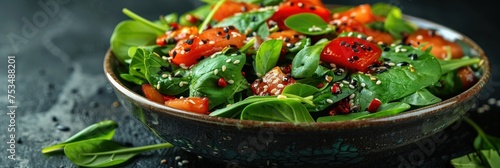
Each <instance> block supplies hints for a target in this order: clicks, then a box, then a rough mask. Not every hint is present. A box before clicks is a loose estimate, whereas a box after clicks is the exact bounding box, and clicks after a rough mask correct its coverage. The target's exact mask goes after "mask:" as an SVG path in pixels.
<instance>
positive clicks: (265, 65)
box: [254, 40, 283, 77]
mask: <svg viewBox="0 0 500 168" xmlns="http://www.w3.org/2000/svg"><path fill="white" fill-rule="evenodd" d="M282 46H283V40H266V41H264V43H262V44H261V45H260V47H259V49H258V50H257V55H256V56H255V61H254V70H255V73H256V74H257V76H258V77H262V76H263V75H264V74H266V73H267V72H268V71H269V70H271V69H272V68H274V67H275V66H276V63H277V62H278V59H279V58H280V55H281V47H282Z"/></svg>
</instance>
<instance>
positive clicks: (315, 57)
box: [292, 43, 328, 78]
mask: <svg viewBox="0 0 500 168" xmlns="http://www.w3.org/2000/svg"><path fill="white" fill-rule="evenodd" d="M326 44H328V43H320V44H316V45H313V46H310V47H305V48H304V49H302V50H300V51H299V52H298V53H297V55H296V56H295V58H293V60H292V76H293V77H295V78H307V77H312V76H313V75H314V74H315V72H316V70H317V69H318V66H320V65H319V60H320V55H321V52H322V51H323V48H325V46H326Z"/></svg>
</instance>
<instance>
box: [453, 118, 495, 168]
mask: <svg viewBox="0 0 500 168" xmlns="http://www.w3.org/2000/svg"><path fill="white" fill-rule="evenodd" d="M463 120H464V121H465V122H467V123H468V124H469V125H470V126H472V127H473V128H474V129H475V130H476V132H477V134H478V135H477V137H476V139H475V140H474V149H475V150H476V152H475V153H470V154H467V155H465V156H462V157H458V158H454V159H452V160H451V161H450V162H451V164H452V165H453V166H454V167H457V168H459V167H491V168H494V167H500V150H499V149H500V138H498V137H494V136H491V135H488V134H486V133H485V132H484V131H483V129H481V127H479V125H477V124H476V123H475V122H474V121H473V120H471V119H470V118H468V117H464V118H463Z"/></svg>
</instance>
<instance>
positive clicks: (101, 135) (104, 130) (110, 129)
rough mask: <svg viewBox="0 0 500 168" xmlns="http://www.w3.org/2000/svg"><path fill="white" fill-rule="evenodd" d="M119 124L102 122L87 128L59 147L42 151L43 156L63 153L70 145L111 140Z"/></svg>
mask: <svg viewBox="0 0 500 168" xmlns="http://www.w3.org/2000/svg"><path fill="white" fill-rule="evenodd" d="M117 127H118V124H117V123H116V122H114V121H111V120H105V121H101V122H98V123H95V124H92V125H90V126H88V127H87V128H85V129H83V130H81V131H79V132H78V133H76V134H75V135H73V136H71V137H70V138H68V139H67V140H65V141H64V142H62V143H59V144H57V145H52V146H49V147H45V148H43V149H42V153H43V154H54V153H57V152H60V151H63V149H64V147H65V146H66V145H68V144H71V143H74V142H78V141H83V140H87V139H106V140H110V139H112V138H113V135H115V130H116V128H117Z"/></svg>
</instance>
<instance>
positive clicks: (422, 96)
mask: <svg viewBox="0 0 500 168" xmlns="http://www.w3.org/2000/svg"><path fill="white" fill-rule="evenodd" d="M401 102H403V103H408V104H410V105H414V106H427V105H431V104H435V103H438V102H441V98H439V97H436V96H434V95H433V94H432V93H431V92H429V91H428V90H427V89H420V90H417V91H416V92H415V93H413V94H411V95H409V96H406V97H404V98H403V99H402V100H401Z"/></svg>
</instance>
